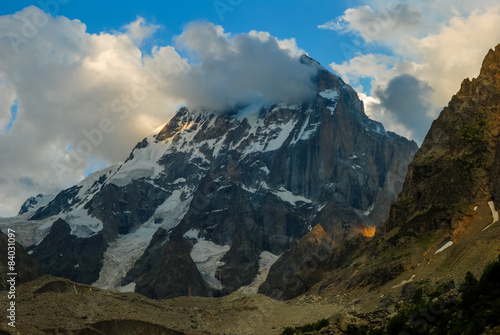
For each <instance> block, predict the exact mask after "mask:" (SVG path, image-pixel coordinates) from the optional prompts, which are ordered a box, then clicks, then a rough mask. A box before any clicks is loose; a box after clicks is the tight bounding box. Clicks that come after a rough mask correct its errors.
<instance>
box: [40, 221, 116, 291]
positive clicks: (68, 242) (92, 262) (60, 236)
mask: <svg viewBox="0 0 500 335" xmlns="http://www.w3.org/2000/svg"><path fill="white" fill-rule="evenodd" d="M54 248H56V250H57V252H54ZM104 250H106V241H105V240H104V238H103V234H102V233H101V232H99V233H97V234H95V235H93V236H90V237H88V238H78V237H76V236H75V235H72V234H71V228H70V226H69V225H68V223H66V222H65V221H64V220H62V219H58V220H57V221H56V222H54V224H53V225H52V228H51V229H50V233H49V234H48V235H47V237H46V238H45V239H43V241H42V242H41V243H40V245H39V246H38V247H37V248H35V250H34V252H33V254H32V256H33V258H34V259H35V260H37V261H38V263H39V264H40V266H41V267H42V269H44V270H45V272H47V273H49V274H51V275H54V276H59V277H64V278H68V279H70V280H74V281H77V282H80V283H84V284H91V283H93V282H95V281H96V280H97V279H98V278H99V271H100V269H101V267H102V257H103V253H104Z"/></svg>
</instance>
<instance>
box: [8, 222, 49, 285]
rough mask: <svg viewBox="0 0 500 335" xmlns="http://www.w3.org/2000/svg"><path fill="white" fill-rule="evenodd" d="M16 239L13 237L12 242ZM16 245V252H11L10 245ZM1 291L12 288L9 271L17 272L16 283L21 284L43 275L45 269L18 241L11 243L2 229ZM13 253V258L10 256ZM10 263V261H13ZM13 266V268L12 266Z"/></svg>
mask: <svg viewBox="0 0 500 335" xmlns="http://www.w3.org/2000/svg"><path fill="white" fill-rule="evenodd" d="M13 241H15V238H11V239H10V242H13ZM10 246H14V247H15V253H10V254H9V247H10ZM0 255H2V257H0V280H1V282H0V291H4V290H6V289H10V285H8V282H7V279H10V277H11V276H8V275H7V274H8V273H16V274H17V275H16V276H15V277H16V283H17V284H21V283H25V282H28V281H30V280H33V279H36V278H38V277H40V276H41V275H43V270H42V269H41V268H40V266H39V265H38V264H37V262H36V261H35V260H34V259H33V258H32V257H31V256H30V255H28V253H26V251H25V250H24V248H23V247H22V246H21V245H20V244H19V243H17V242H14V243H13V244H12V243H9V237H8V236H7V235H6V234H4V233H3V232H2V231H0ZM10 255H12V256H13V257H12V258H9V256H10ZM12 261H13V263H11V264H10V265H9V262H12ZM11 266H13V269H12V268H11Z"/></svg>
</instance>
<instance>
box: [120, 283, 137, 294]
mask: <svg viewBox="0 0 500 335" xmlns="http://www.w3.org/2000/svg"><path fill="white" fill-rule="evenodd" d="M118 292H123V293H125V292H135V282H131V283H130V284H128V285H125V286H121V287H118Z"/></svg>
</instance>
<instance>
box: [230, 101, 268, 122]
mask: <svg viewBox="0 0 500 335" xmlns="http://www.w3.org/2000/svg"><path fill="white" fill-rule="evenodd" d="M266 107H268V106H266V102H265V100H264V99H257V100H255V101H254V102H252V103H251V104H249V105H248V106H246V107H245V108H243V109H242V110H240V111H239V112H238V115H237V117H238V118H239V119H244V118H246V117H247V116H248V115H249V114H254V113H257V114H258V113H259V112H260V111H261V110H262V108H266Z"/></svg>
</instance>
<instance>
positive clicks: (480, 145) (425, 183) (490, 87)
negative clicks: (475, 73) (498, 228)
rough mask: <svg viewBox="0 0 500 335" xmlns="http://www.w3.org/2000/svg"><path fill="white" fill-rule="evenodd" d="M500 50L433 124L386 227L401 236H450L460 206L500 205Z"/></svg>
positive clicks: (492, 54) (467, 83)
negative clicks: (440, 232)
mask: <svg viewBox="0 0 500 335" xmlns="http://www.w3.org/2000/svg"><path fill="white" fill-rule="evenodd" d="M499 106H500V47H499V46H497V47H496V49H495V50H490V51H489V53H488V55H487V56H486V58H485V59H484V61H483V66H482V69H481V72H480V75H479V77H478V78H477V79H472V80H469V79H465V80H464V81H463V83H462V86H461V88H460V91H459V92H458V93H457V94H456V95H455V96H453V97H452V99H451V101H450V103H449V104H448V106H447V107H445V108H444V110H443V111H442V112H441V114H440V116H439V117H438V118H437V119H436V120H435V121H434V122H433V124H432V126H431V129H430V130H429V133H428V134H427V136H426V138H425V140H424V142H423V144H422V147H421V148H420V150H419V151H418V152H417V154H416V155H415V158H414V160H413V162H412V163H411V164H410V166H409V172H408V176H407V178H406V181H405V184H404V188H403V191H402V193H401V195H400V197H399V199H398V201H397V202H395V203H394V204H393V206H392V208H391V214H390V218H389V220H388V222H387V225H386V227H385V229H386V230H391V229H394V228H396V227H401V229H402V233H401V234H403V235H404V234H411V232H417V233H425V232H427V231H435V230H438V229H443V230H445V231H450V230H451V229H452V228H453V227H452V226H453V224H454V222H455V220H456V219H457V218H458V217H459V216H460V215H461V214H460V210H457V209H459V208H460V207H461V206H464V205H470V204H472V203H479V202H487V201H488V200H492V201H494V203H495V206H496V207H497V208H498V207H499V206H500V200H499V199H500V192H499V190H500V188H499V186H498V180H499V177H500V174H499V171H500V169H499V167H498V166H499V164H498V163H499V162H500V154H499V152H500V146H499V145H498V142H499V141H498V136H499V130H498V129H499V126H500V121H499V113H498V111H499Z"/></svg>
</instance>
